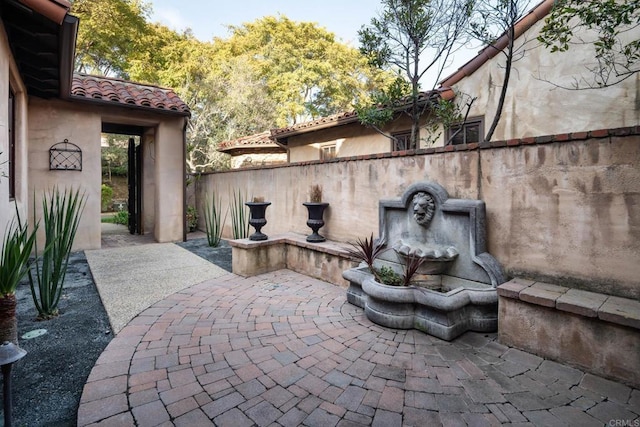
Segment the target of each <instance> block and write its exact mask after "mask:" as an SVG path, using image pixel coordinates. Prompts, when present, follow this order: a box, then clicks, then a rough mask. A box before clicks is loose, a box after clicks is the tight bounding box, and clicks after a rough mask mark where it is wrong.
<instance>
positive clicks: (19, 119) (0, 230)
mask: <svg viewBox="0 0 640 427" xmlns="http://www.w3.org/2000/svg"><path fill="white" fill-rule="evenodd" d="M0 76H3V78H2V79H0V99H2V100H3V101H2V102H0V153H2V154H0V236H4V231H5V229H6V227H7V226H8V225H9V223H10V222H11V220H12V218H13V217H14V216H15V207H16V204H17V206H18V210H19V212H20V216H21V218H22V219H23V220H26V218H27V215H26V203H27V200H28V197H27V186H26V184H27V179H26V174H27V166H26V165H27V154H26V139H27V97H26V95H25V88H24V84H23V82H22V79H21V78H20V75H19V73H18V69H17V67H16V64H15V61H14V60H13V57H12V55H11V49H10V48H9V44H8V41H7V37H6V33H5V30H4V26H3V24H2V22H0ZM10 85H11V88H13V91H14V96H15V128H14V136H15V144H16V156H15V160H16V163H15V176H16V180H15V193H16V194H15V198H14V199H13V200H12V199H10V198H9V180H8V179H7V178H5V176H4V175H8V172H9V165H8V164H7V163H5V162H7V161H8V159H9V128H8V119H9V110H8V99H9V87H10ZM0 245H1V243H0Z"/></svg>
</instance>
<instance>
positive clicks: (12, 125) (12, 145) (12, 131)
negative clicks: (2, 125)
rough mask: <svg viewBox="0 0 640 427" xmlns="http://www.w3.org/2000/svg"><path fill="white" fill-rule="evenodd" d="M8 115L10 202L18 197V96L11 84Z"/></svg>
mask: <svg viewBox="0 0 640 427" xmlns="http://www.w3.org/2000/svg"><path fill="white" fill-rule="evenodd" d="M7 102H8V108H7V110H8V111H7V114H8V116H9V117H8V118H7V119H8V120H7V130H8V146H9V153H8V160H7V163H8V170H9V172H8V175H9V176H8V180H9V200H14V199H15V197H16V94H15V92H14V91H13V88H12V87H11V84H9V99H8V100H7Z"/></svg>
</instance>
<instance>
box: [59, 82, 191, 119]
mask: <svg viewBox="0 0 640 427" xmlns="http://www.w3.org/2000/svg"><path fill="white" fill-rule="evenodd" d="M71 97H72V99H84V100H87V101H93V100H95V101H101V102H105V103H113V104H114V105H121V106H124V107H137V108H142V109H150V110H156V111H163V112H166V113H172V114H178V115H183V116H187V115H189V114H190V111H189V107H188V106H187V104H185V103H184V102H183V101H182V100H181V99H180V97H179V96H178V95H176V93H175V92H173V91H172V90H171V89H166V88H161V87H158V86H151V85H144V84H141V83H134V82H130V81H126V80H120V79H114V78H110V77H100V76H91V75H88V74H74V75H73V83H72V86H71Z"/></svg>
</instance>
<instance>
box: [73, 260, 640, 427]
mask: <svg viewBox="0 0 640 427" xmlns="http://www.w3.org/2000/svg"><path fill="white" fill-rule="evenodd" d="M639 414H640V391H639V390H637V389H632V388H629V387H627V386H625V385H623V384H620V383H616V382H612V381H608V380H605V379H603V378H600V377H596V376H593V375H590V374H585V373H583V372H581V371H579V370H577V369H574V368H571V367H568V366H564V365H561V364H558V363H555V362H552V361H548V360H543V359H541V358H539V357H537V356H534V355H531V354H529V353H525V352H522V351H519V350H516V349H511V348H508V347H505V346H502V345H500V344H499V343H497V342H496V340H495V335H492V334H477V333H467V334H465V335H463V336H462V337H460V338H459V339H457V340H456V341H454V342H452V343H448V342H445V341H441V340H439V339H436V338H432V337H430V336H428V335H425V334H422V333H420V332H417V331H399V330H389V329H385V328H381V327H379V326H377V325H374V324H372V323H371V322H370V321H368V320H367V319H366V318H365V317H364V315H363V312H362V310H361V309H359V308H357V307H354V306H352V305H350V304H348V303H346V298H345V290H344V289H340V288H338V287H336V286H333V285H331V284H328V283H325V282H322V281H319V280H316V279H312V278H309V277H307V276H303V275H300V274H298V273H294V272H291V271H288V270H281V271H277V272H274V273H269V274H264V275H260V276H256V277H252V278H242V277H239V276H236V275H233V274H226V275H224V276H221V277H218V278H215V279H211V280H207V281H205V282H203V283H200V284H197V285H194V286H191V287H189V288H187V289H184V290H182V291H180V292H178V293H175V294H173V295H170V296H168V297H167V298H165V299H163V300H162V301H159V302H157V303H156V304H154V305H153V306H151V307H150V308H148V309H147V310H145V311H143V312H142V313H141V314H140V315H139V316H137V317H136V318H134V319H133V320H132V321H131V322H130V323H129V324H128V325H127V326H126V327H125V328H124V329H122V330H121V331H120V333H119V334H118V335H117V336H116V337H115V338H114V339H113V340H112V341H111V343H110V344H109V346H108V347H107V348H106V350H105V351H104V353H103V354H102V355H101V356H100V358H99V359H98V361H97V363H96V365H95V367H94V368H93V371H92V372H91V375H90V376H89V378H88V381H87V384H86V385H85V388H84V392H83V395H82V399H81V403H80V408H79V411H78V425H79V426H87V425H101V426H189V427H192V426H212V425H217V426H253V425H259V426H279V425H282V426H300V425H304V426H336V425H337V426H358V425H373V426H384V427H388V426H401V425H405V426H412V425H413V426H437V425H446V426H453V425H456V426H457V425H474V426H483V425H501V424H509V423H513V424H522V425H540V426H553V425H579V426H581V427H586V426H592V425H593V426H603V425H607V426H622V425H625V426H635V425H639V423H640V418H639ZM623 423H624V424H623Z"/></svg>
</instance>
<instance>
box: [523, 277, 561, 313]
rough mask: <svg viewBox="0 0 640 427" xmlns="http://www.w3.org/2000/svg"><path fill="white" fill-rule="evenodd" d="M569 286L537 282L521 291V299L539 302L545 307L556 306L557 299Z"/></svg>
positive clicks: (533, 302)
mask: <svg viewBox="0 0 640 427" xmlns="http://www.w3.org/2000/svg"><path fill="white" fill-rule="evenodd" d="M568 290H569V288H565V287H564V286H557V285H552V284H550V283H542V282H536V283H534V284H533V285H531V286H529V287H527V288H526V289H523V290H522V291H520V300H522V301H526V302H530V303H532V304H538V305H541V306H543V307H555V306H556V300H557V299H558V298H559V297H560V296H561V295H562V294H564V293H565V292H567V291H568Z"/></svg>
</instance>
